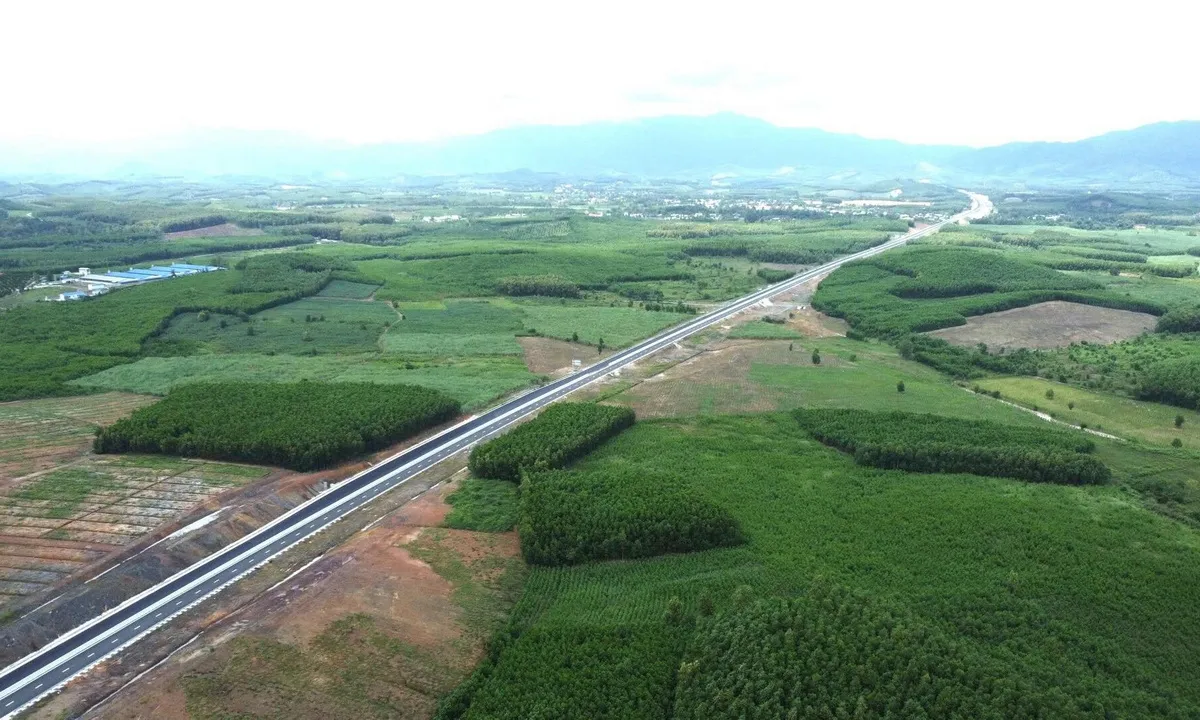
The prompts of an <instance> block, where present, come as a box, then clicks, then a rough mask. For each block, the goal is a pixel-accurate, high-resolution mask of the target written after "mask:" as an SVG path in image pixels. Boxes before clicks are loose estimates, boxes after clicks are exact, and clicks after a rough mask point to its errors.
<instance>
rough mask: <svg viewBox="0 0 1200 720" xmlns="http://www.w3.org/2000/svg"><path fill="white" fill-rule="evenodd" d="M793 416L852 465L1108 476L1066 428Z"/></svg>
mask: <svg viewBox="0 0 1200 720" xmlns="http://www.w3.org/2000/svg"><path fill="white" fill-rule="evenodd" d="M793 417H795V418H796V420H797V422H799V423H800V425H801V426H802V427H803V428H804V429H805V430H806V431H808V432H809V434H811V435H812V436H813V437H815V438H816V439H817V440H819V441H821V442H822V443H825V444H826V445H830V446H832V447H835V448H837V449H839V450H842V451H844V452H848V453H852V454H853V455H854V461H855V462H856V463H858V464H860V465H870V466H872V467H879V468H885V469H890V470H907V471H910V472H932V473H971V474H974V475H991V476H999V477H1014V478H1020V479H1023V480H1029V481H1032V482H1051V483H1060V484H1066V485H1090V484H1099V483H1104V482H1107V481H1108V480H1109V479H1110V478H1111V476H1112V473H1111V471H1110V470H1109V469H1108V466H1106V465H1105V464H1104V463H1102V462H1100V461H1099V460H1097V459H1096V458H1094V457H1092V456H1090V455H1086V454H1084V453H1089V452H1091V451H1092V450H1094V449H1095V443H1094V442H1093V441H1092V440H1091V439H1090V438H1088V437H1086V436H1083V435H1082V434H1081V433H1077V432H1074V431H1065V430H1054V429H1050V428H1034V427H1023V426H1012V425H1002V424H999V423H993V422H987V421H984V420H962V419H959V418H948V417H942V416H940V415H926V414H917V413H905V412H872V411H868V410H814V409H800V410H796V411H794V412H793Z"/></svg>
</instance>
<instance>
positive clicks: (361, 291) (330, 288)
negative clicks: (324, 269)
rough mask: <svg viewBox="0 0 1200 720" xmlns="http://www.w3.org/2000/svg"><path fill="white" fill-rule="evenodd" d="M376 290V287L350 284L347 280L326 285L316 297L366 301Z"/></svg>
mask: <svg viewBox="0 0 1200 720" xmlns="http://www.w3.org/2000/svg"><path fill="white" fill-rule="evenodd" d="M378 289H379V286H378V285H368V284H366V283H357V282H351V281H349V280H333V281H331V282H330V283H329V284H328V285H326V286H325V287H323V288H321V292H319V293H317V297H331V298H350V299H351V300H366V299H367V298H369V297H371V296H372V295H374V294H375V291H376V290H378Z"/></svg>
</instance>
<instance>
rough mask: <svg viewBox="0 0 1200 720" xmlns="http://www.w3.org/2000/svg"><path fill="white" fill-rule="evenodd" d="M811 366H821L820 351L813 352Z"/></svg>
mask: <svg viewBox="0 0 1200 720" xmlns="http://www.w3.org/2000/svg"><path fill="white" fill-rule="evenodd" d="M812 364H813V365H820V364H821V351H820V350H813V354H812Z"/></svg>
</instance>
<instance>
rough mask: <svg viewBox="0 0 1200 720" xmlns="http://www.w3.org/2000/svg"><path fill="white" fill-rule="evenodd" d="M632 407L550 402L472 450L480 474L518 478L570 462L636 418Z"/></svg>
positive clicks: (472, 462) (471, 462) (473, 466)
mask: <svg viewBox="0 0 1200 720" xmlns="http://www.w3.org/2000/svg"><path fill="white" fill-rule="evenodd" d="M634 419H635V418H634V414H633V410H631V409H629V408H623V407H613V406H609V405H596V404H593V403H560V404H557V405H551V406H550V407H549V408H547V409H546V410H544V411H543V412H542V414H541V415H539V416H538V417H537V418H535V419H534V420H531V421H530V422H527V423H525V424H524V425H521V426H520V427H518V428H517V429H515V430H513V431H512V432H510V433H507V434H505V435H501V436H500V437H498V438H495V439H494V440H490V441H488V442H486V443H483V444H482V445H477V446H476V447H475V449H474V450H472V451H471V457H470V460H469V467H470V469H471V473H472V474H474V475H475V476H476V477H486V478H496V479H499V480H509V481H511V482H519V481H520V479H521V474H522V472H539V471H543V470H552V469H556V468H561V467H565V466H566V465H567V464H568V463H570V462H572V461H574V460H577V459H579V458H581V457H583V456H584V455H586V454H587V453H589V452H591V451H592V450H593V449H594V448H596V447H598V446H599V445H600V444H601V443H603V442H604V441H605V440H607V439H608V438H610V437H612V436H614V435H616V434H617V433H619V432H621V431H622V430H624V429H625V428H627V427H630V426H632V425H633V423H634Z"/></svg>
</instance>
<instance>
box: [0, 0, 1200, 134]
mask: <svg viewBox="0 0 1200 720" xmlns="http://www.w3.org/2000/svg"><path fill="white" fill-rule="evenodd" d="M1190 5H1191V4H1190V3H1184V2H1179V1H1178V0H1165V1H1164V0H1141V1H1140V2H1138V3H1098V2H1094V0H1088V1H1086V2H1080V1H1077V0H1040V1H1038V2H1030V1H1028V0H1012V1H1008V0H1006V1H1005V2H996V1H995V0H992V1H991V2H986V3H975V4H972V3H969V2H963V1H961V0H959V1H956V2H941V1H938V2H934V1H932V0H917V1H914V2H904V1H903V0H892V1H889V2H869V1H866V2H864V1H860V2H830V1H829V0H824V1H823V2H811V1H808V2H805V1H804V0H801V1H799V2H796V1H795V0H793V1H792V2H787V1H786V0H778V1H777V2H758V1H757V0H739V1H738V2H736V3H730V2H720V3H717V2H704V1H703V0H692V1H691V2H655V1H654V0H639V1H638V2H627V1H626V0H606V2H599V3H598V2H589V3H585V2H571V1H569V0H558V1H556V2H534V1H526V0H502V1H495V0H493V1H491V2H460V1H458V0H433V1H429V0H420V1H417V0H401V1H399V2H397V1H395V0H393V1H392V2H388V1H387V0H376V1H374V2H361V1H360V0H338V2H336V3H317V2H306V1H305V0H291V1H290V2H286V3H284V2H257V1H256V0H240V1H239V2H229V1H227V0H209V1H207V2H202V3H177V2H162V1H161V0H156V1H155V2H131V1H129V0H106V1H105V2H95V1H94V0H89V1H88V2H56V1H55V0H41V1H39V2H14V3H11V4H10V6H9V7H6V9H5V13H4V15H5V18H4V21H3V24H4V38H3V41H2V42H0V67H2V68H4V69H5V72H4V75H5V79H4V93H3V95H2V96H0V97H3V101H2V102H3V105H0V144H6V145H10V146H11V145H13V144H19V145H21V146H31V145H43V146H55V147H59V148H62V147H71V146H84V145H88V146H96V145H99V146H105V147H110V148H113V147H120V146H124V145H138V144H142V143H146V142H150V141H153V140H154V139H157V138H166V137H171V136H176V135H179V134H185V133H191V132H195V131H204V130H213V129H240V130H256V131H278V132H283V133H289V134H293V135H301V136H307V137H312V138H320V139H328V140H336V141H342V142H347V143H375V142H389V141H412V140H430V139H436V138H442V137H448V136H454V135H462V134H474V133H480V132H486V131H488V130H493V129H497V128H501V127H510V126H515V125H530V124H577V123H584V122H591V121H604V120H624V119H631V118H639V117H652V116H659V115H683V114H687V115H700V114H710V113H714V112H735V113H741V114H745V115H750V116H754V117H759V118H762V119H765V120H767V121H769V122H772V123H775V124H778V125H783V126H793V127H819V128H822V129H825V130H831V131H837V132H850V133H857V134H861V135H865V136H868V137H883V138H894V139H898V140H903V141H907V142H918V143H948V144H964V145H974V146H982V145H993V144H999V143H1003V142H1009V141H1014V140H1075V139H1080V138H1083V137H1088V136H1092V135H1097V134H1100V133H1103V132H1107V131H1110V130H1116V129H1125V128H1131V127H1136V126H1138V125H1142V124H1146V123H1150V122H1157V121H1163V120H1189V119H1190V120H1200V93H1197V92H1195V82H1196V76H1195V70H1196V68H1197V67H1198V66H1200V62H1198V61H1197V59H1196V55H1195V42H1194V37H1193V35H1194V28H1195V26H1196V21H1197V20H1198V19H1200V10H1196V9H1192V8H1191V7H1190ZM1109 8H1112V9H1109Z"/></svg>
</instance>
